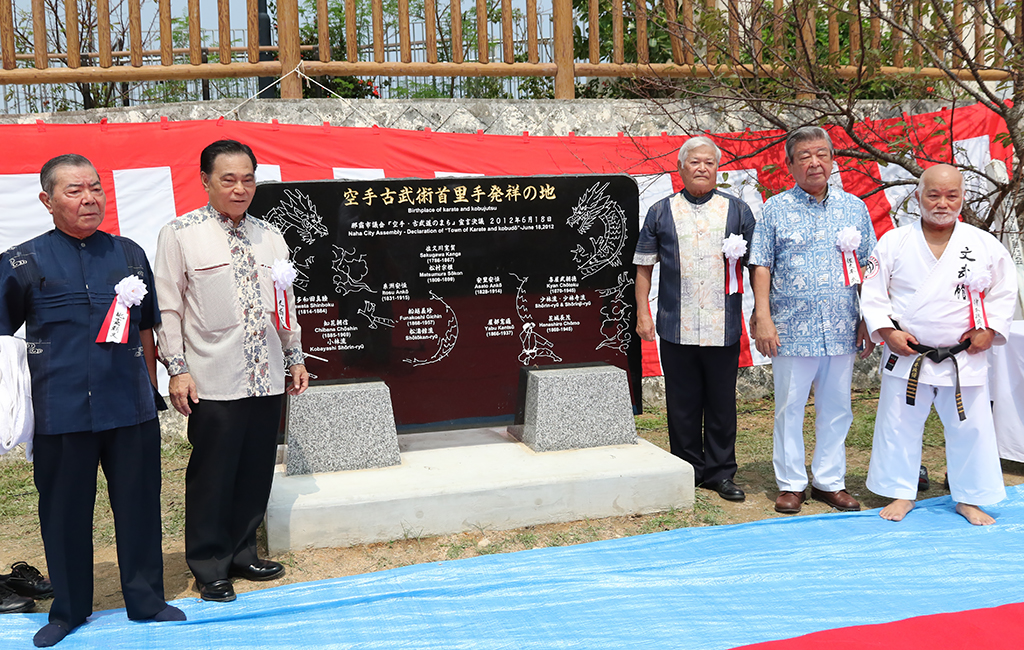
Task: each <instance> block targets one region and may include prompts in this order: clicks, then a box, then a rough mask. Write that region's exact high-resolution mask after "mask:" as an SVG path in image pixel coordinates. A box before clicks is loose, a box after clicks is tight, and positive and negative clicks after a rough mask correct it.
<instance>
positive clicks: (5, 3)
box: [0, 0, 74, 70]
mask: <svg viewBox="0 0 1024 650" xmlns="http://www.w3.org/2000/svg"><path fill="white" fill-rule="evenodd" d="M70 1H71V2H73V1H74V0H70ZM14 55H15V51H14V9H13V6H12V5H11V0H0V61H2V62H3V69H4V70H13V69H14V67H15V66H16V65H18V63H17V59H15V58H14Z"/></svg>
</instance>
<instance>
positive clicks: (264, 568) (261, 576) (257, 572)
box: [228, 560, 284, 582]
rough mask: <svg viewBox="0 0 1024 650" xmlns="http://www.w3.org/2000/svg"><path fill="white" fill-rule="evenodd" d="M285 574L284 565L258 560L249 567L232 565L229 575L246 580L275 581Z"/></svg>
mask: <svg viewBox="0 0 1024 650" xmlns="http://www.w3.org/2000/svg"><path fill="white" fill-rule="evenodd" d="M283 574H284V565H283V564H281V563H280V562H274V561H273V560H256V561H255V562H253V563H252V564H249V565H247V566H234V565H232V567H231V571H230V572H229V573H228V575H230V576H231V577H232V578H245V579H246V580H255V581H257V582H260V581H263V580H273V579H274V578H279V577H281V575H283Z"/></svg>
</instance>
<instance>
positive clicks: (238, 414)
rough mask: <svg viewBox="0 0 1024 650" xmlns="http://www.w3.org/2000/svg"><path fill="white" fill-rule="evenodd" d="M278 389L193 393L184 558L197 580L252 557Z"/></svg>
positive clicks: (272, 449)
mask: <svg viewBox="0 0 1024 650" xmlns="http://www.w3.org/2000/svg"><path fill="white" fill-rule="evenodd" d="M281 403H282V396H281V395H272V396H269V397H246V398H243V399H238V400H230V401H223V402H219V401H213V400H203V399H201V400H199V403H198V404H192V415H190V416H189V418H188V439H189V442H191V443H192V455H191V457H190V458H189V461H188V469H187V470H186V472H185V560H186V561H187V562H188V567H189V569H191V570H192V574H193V575H194V576H195V577H196V580H198V581H199V582H203V583H205V582H213V581H214V580H224V579H226V578H227V577H228V572H229V570H230V568H231V566H232V565H236V566H246V565H248V564H250V563H252V562H255V561H256V560H257V559H258V558H257V555H256V529H257V528H258V527H259V525H260V521H261V520H262V519H263V515H264V514H265V513H266V511H267V501H268V500H269V499H270V486H271V483H272V482H273V479H274V460H275V458H276V456H277V430H278V424H279V422H280V420H281Z"/></svg>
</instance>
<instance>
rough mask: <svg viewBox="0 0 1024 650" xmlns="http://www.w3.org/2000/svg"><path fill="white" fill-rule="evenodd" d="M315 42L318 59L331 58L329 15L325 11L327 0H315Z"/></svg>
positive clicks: (326, 59)
mask: <svg viewBox="0 0 1024 650" xmlns="http://www.w3.org/2000/svg"><path fill="white" fill-rule="evenodd" d="M316 44H317V46H318V50H319V54H320V60H321V61H330V60H331V15H330V14H329V13H328V12H327V0H316Z"/></svg>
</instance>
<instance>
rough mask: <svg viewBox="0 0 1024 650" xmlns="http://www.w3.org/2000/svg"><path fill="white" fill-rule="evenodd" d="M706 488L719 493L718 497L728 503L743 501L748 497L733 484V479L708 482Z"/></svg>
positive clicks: (705, 484)
mask: <svg viewBox="0 0 1024 650" xmlns="http://www.w3.org/2000/svg"><path fill="white" fill-rule="evenodd" d="M704 487H705V488H707V489H709V490H713V491H715V492H718V496H720V497H722V498H723V499H725V500H726V501H743V500H744V499H746V498H747V495H746V494H744V493H743V490H741V489H739V488H738V487H736V484H735V483H733V482H732V479H728V478H727V479H725V480H724V481H707V482H705V483H704Z"/></svg>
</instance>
